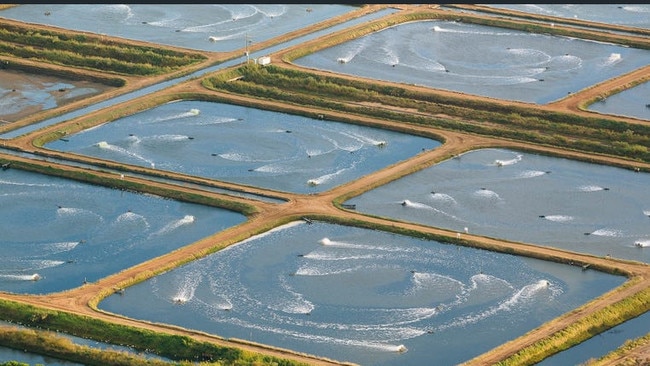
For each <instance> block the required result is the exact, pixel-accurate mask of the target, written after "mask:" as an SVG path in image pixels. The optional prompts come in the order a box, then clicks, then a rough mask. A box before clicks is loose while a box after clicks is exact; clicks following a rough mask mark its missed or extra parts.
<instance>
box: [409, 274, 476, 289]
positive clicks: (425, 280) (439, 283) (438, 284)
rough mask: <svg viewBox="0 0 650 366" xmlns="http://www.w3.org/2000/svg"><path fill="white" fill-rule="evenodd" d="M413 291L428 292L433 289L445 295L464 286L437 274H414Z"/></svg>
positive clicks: (453, 279)
mask: <svg viewBox="0 0 650 366" xmlns="http://www.w3.org/2000/svg"><path fill="white" fill-rule="evenodd" d="M412 281H413V291H421V290H430V289H432V288H435V289H436V291H444V292H445V293H455V292H456V291H458V289H460V288H462V287H463V286H464V284H463V283H462V282H460V281H458V280H457V279H455V278H451V277H449V276H443V275H440V274H437V273H420V272H416V273H414V274H413V277H412Z"/></svg>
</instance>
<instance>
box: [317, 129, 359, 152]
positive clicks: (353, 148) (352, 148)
mask: <svg viewBox="0 0 650 366" xmlns="http://www.w3.org/2000/svg"><path fill="white" fill-rule="evenodd" d="M341 134H342V135H345V134H344V133H341ZM323 138H324V139H325V140H327V141H329V142H330V143H332V145H334V147H336V148H337V149H339V150H344V151H348V152H355V151H358V150H361V148H363V142H361V141H359V140H358V139H355V140H356V141H357V142H361V143H359V144H356V145H349V146H343V145H341V144H340V143H339V142H338V141H336V140H334V139H332V138H331V137H328V136H323Z"/></svg>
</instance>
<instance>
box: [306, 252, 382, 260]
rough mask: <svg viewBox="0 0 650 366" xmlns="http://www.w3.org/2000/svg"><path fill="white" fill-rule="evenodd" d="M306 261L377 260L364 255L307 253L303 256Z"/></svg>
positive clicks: (373, 256)
mask: <svg viewBox="0 0 650 366" xmlns="http://www.w3.org/2000/svg"><path fill="white" fill-rule="evenodd" d="M303 257H304V258H307V259H313V260H320V261H346V260H358V259H377V258H378V256H377V255H372V254H364V255H345V254H337V253H309V254H305V255H304V256H303Z"/></svg>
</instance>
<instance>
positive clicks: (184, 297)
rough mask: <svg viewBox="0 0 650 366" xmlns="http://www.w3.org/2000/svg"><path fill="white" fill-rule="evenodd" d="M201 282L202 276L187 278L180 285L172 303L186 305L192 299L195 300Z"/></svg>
mask: <svg viewBox="0 0 650 366" xmlns="http://www.w3.org/2000/svg"><path fill="white" fill-rule="evenodd" d="M200 282H201V276H200V275H190V276H187V277H185V278H183V280H182V281H181V283H180V286H179V288H178V291H177V292H176V295H174V297H173V298H172V301H173V302H175V303H179V304H180V303H186V302H188V301H190V300H192V298H194V292H195V291H196V288H197V287H198V286H199V283H200Z"/></svg>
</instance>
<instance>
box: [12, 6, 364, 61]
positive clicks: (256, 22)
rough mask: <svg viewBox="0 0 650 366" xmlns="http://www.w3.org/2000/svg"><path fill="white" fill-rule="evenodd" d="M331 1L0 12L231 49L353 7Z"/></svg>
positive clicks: (85, 28) (168, 41)
mask: <svg viewBox="0 0 650 366" xmlns="http://www.w3.org/2000/svg"><path fill="white" fill-rule="evenodd" d="M355 9H356V8H355V7H353V6H349V5H335V4H56V6H54V5H52V4H22V5H20V6H16V7H12V8H9V9H6V10H2V11H0V17H5V18H9V19H15V20H21V21H25V22H31V23H39V24H46V25H53V26H57V27H61V28H67V29H74V30H80V31H87V32H93V33H99V34H107V35H111V36H117V37H123V38H129V39H135V40H139V41H146V42H152V43H158V44H165V45H170V46H177V47H184V48H191V49H198V50H205V51H214V52H229V51H234V50H237V49H244V48H245V47H246V44H247V43H249V44H253V43H259V42H262V41H266V40H269V39H271V38H273V37H277V36H281V35H283V34H286V33H289V32H292V31H295V30H298V29H300V28H305V27H307V26H310V25H313V24H316V23H319V22H322V21H326V20H329V19H331V18H333V17H336V16H339V15H343V14H345V13H348V12H351V11H353V10H355Z"/></svg>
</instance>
